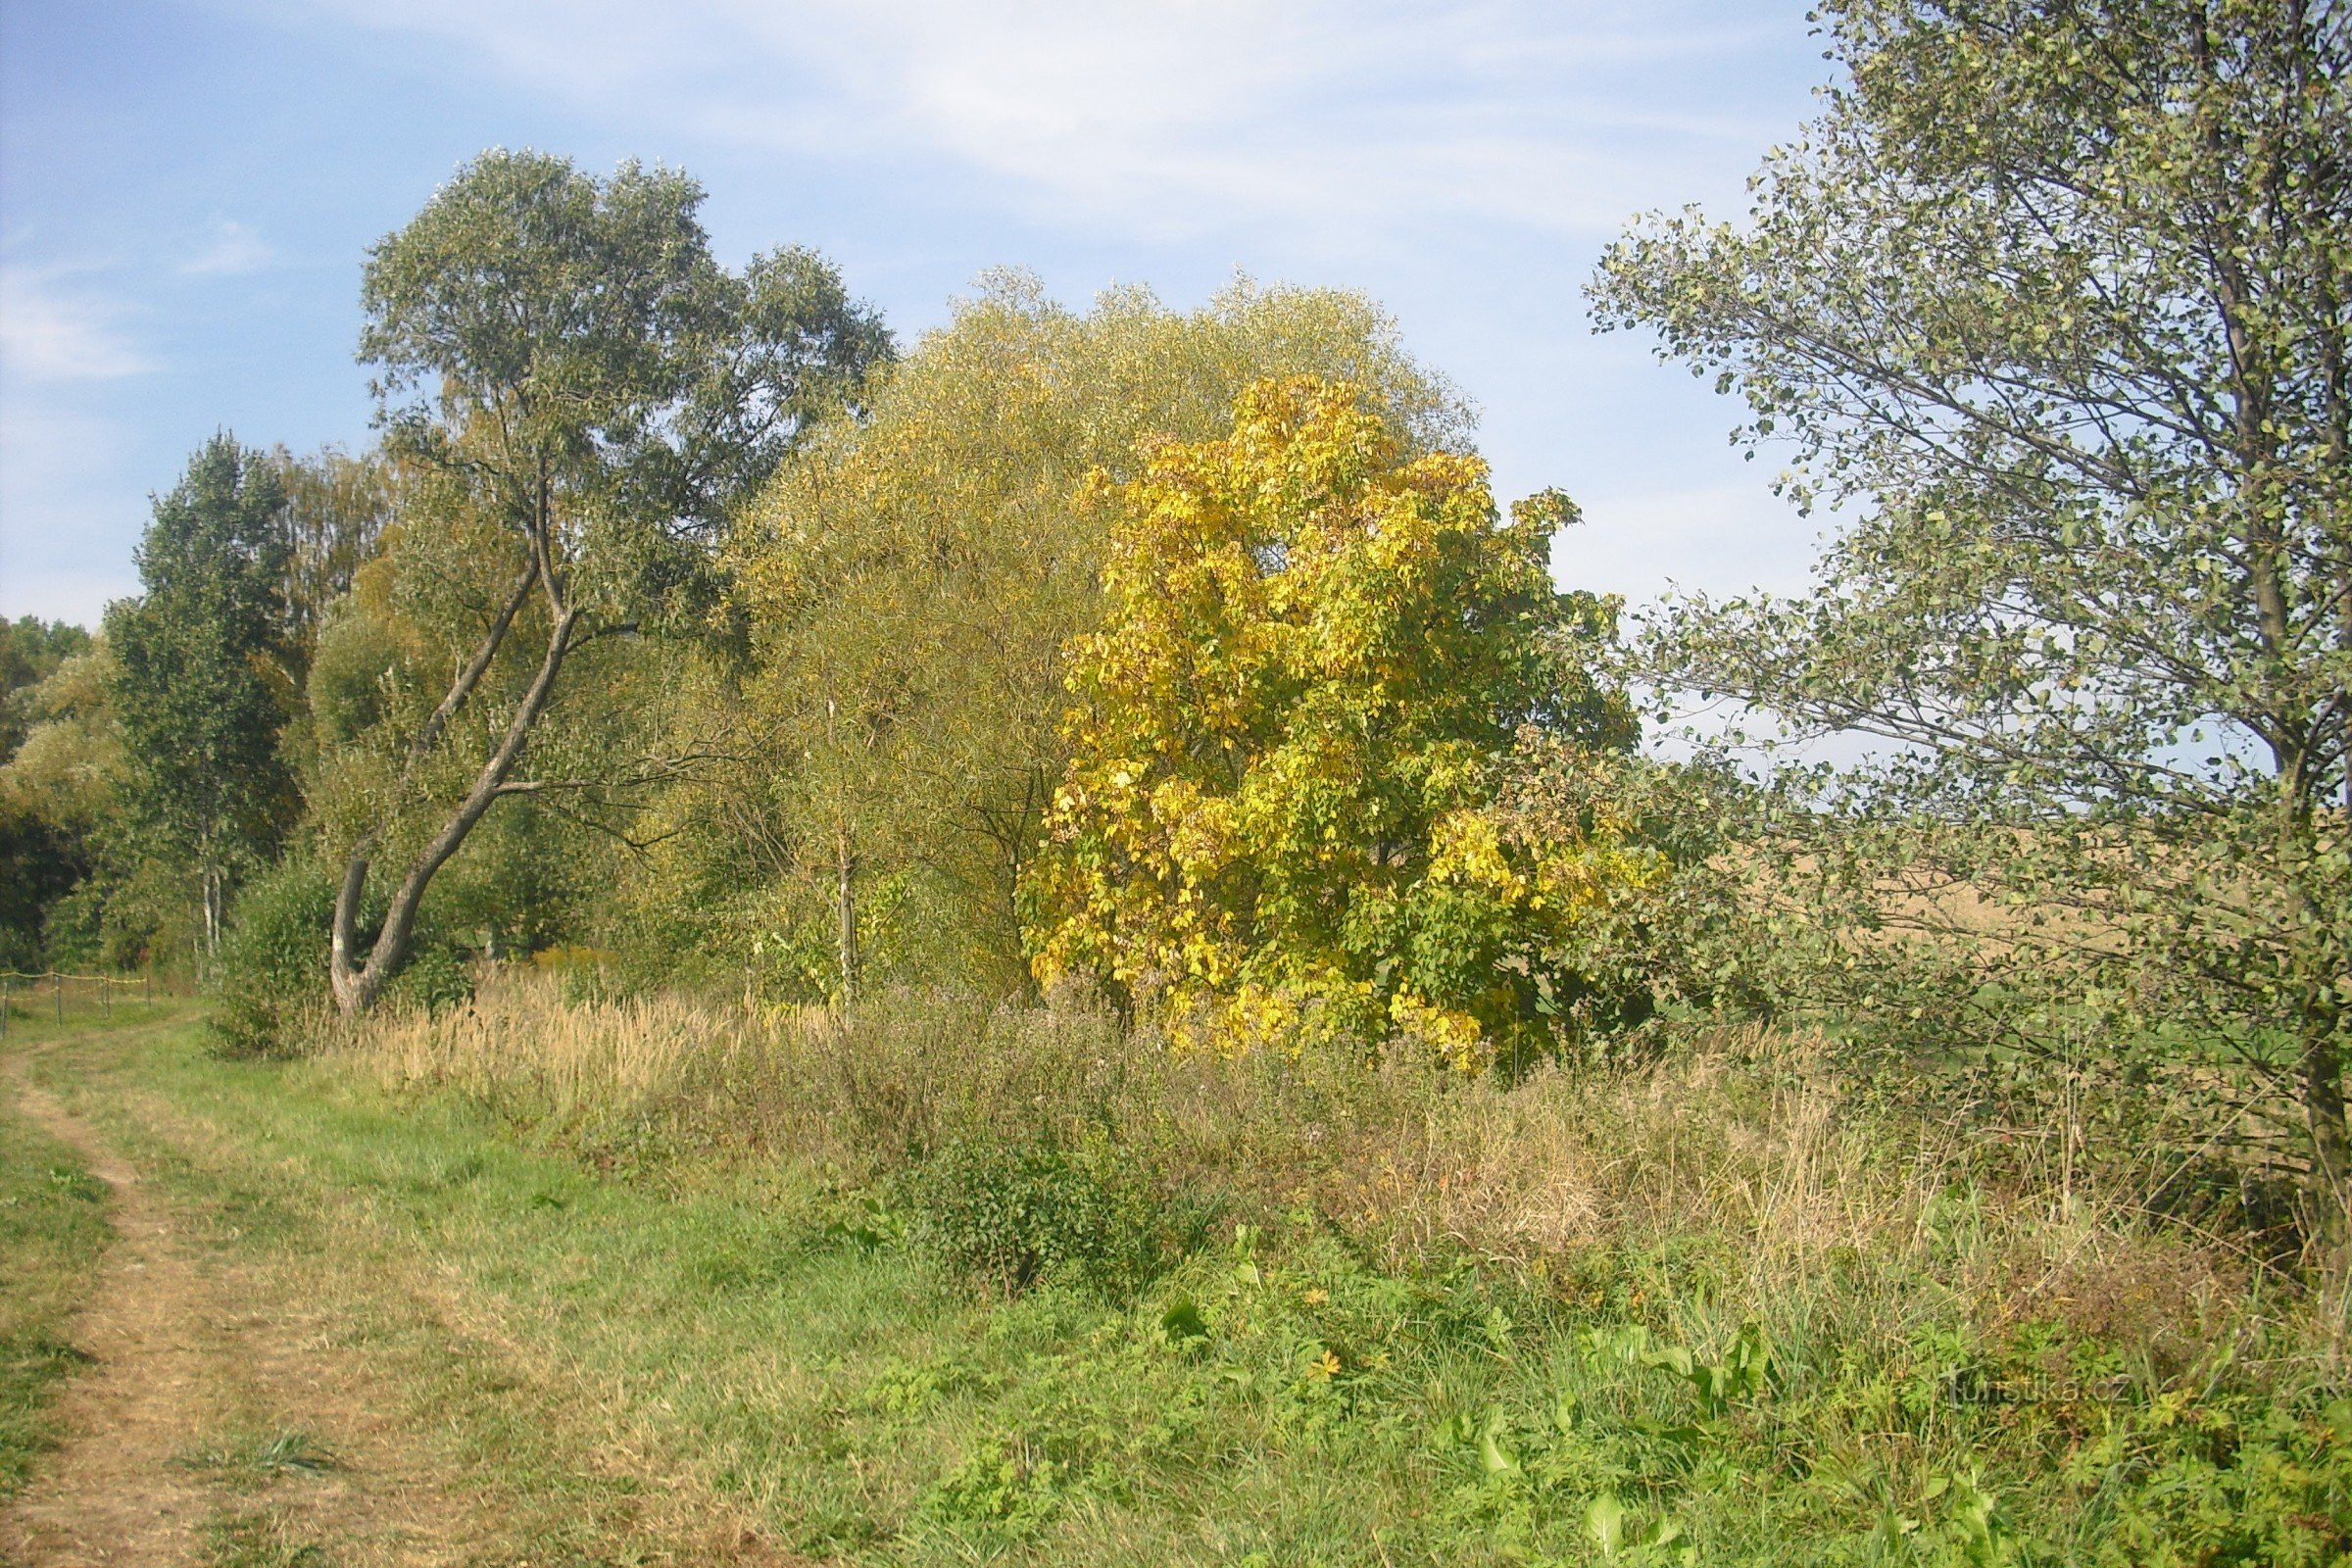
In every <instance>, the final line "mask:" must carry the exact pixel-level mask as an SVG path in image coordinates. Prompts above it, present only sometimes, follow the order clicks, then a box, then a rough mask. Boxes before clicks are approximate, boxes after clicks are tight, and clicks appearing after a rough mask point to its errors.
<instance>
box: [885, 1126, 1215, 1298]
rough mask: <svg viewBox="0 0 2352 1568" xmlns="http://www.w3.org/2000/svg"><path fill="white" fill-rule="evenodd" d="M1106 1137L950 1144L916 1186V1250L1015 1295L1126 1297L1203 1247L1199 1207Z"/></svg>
mask: <svg viewBox="0 0 2352 1568" xmlns="http://www.w3.org/2000/svg"><path fill="white" fill-rule="evenodd" d="M1156 1185H1157V1184H1155V1183H1154V1182H1152V1179H1151V1178H1150V1176H1149V1175H1147V1174H1144V1173H1141V1172H1139V1171H1138V1170H1137V1168H1136V1165H1135V1164H1134V1163H1133V1162H1132V1161H1131V1160H1127V1159H1123V1158H1121V1157H1119V1156H1118V1155H1117V1154H1116V1153H1115V1152H1113V1151H1112V1149H1111V1148H1110V1146H1109V1145H1108V1144H1107V1143H1105V1142H1103V1141H1096V1142H1092V1143H1089V1144H1088V1145H1086V1146H1085V1147H1083V1148H1078V1149H1068V1148H1064V1147H1062V1146H1060V1145H1059V1144H1056V1143H1054V1142H1052V1141H1049V1140H1036V1141H1032V1142H1028V1143H1021V1144H1000V1143H993V1142H992V1143H964V1142H958V1143H955V1144H951V1145H949V1146H948V1148H946V1149H945V1150H943V1151H941V1152H940V1153H939V1154H938V1155H936V1156H935V1157H933V1158H932V1159H931V1160H929V1161H928V1162H927V1163H926V1164H925V1165H924V1166H923V1167H922V1168H921V1170H920V1171H919V1173H918V1174H917V1178H916V1179H915V1180H914V1181H913V1182H912V1183H911V1184H910V1187H911V1197H912V1201H913V1209H914V1226H913V1235H914V1239H915V1241H916V1242H917V1244H918V1245H920V1246H922V1247H923V1248H924V1249H925V1250H928V1251H930V1252H931V1253H933V1255H935V1256H937V1257H938V1258H940V1259H941V1260H942V1261H944V1262H946V1263H948V1264H949V1265H950V1266H952V1267H954V1268H956V1269H958V1270H961V1271H963V1272H965V1273H969V1274H973V1275H976V1276H978V1277H979V1278H980V1279H982V1280H984V1281H985V1282H987V1283H988V1284H990V1285H992V1286H995V1287H996V1288H998V1289H1000V1290H1003V1291H1005V1292H1007V1293H1016V1292H1019V1291H1022V1290H1026V1289H1027V1288H1028V1287H1030V1286H1031V1285H1034V1284H1040V1283H1044V1282H1047V1281H1054V1282H1061V1283H1069V1284H1075V1285H1078V1286H1081V1287H1083V1288H1086V1289H1089V1290H1093V1291H1097V1292H1100V1293H1102V1294H1103V1295H1106V1296H1113V1297H1126V1296H1131V1295H1133V1294H1134V1293H1135V1292H1137V1291H1139V1290H1141V1289H1142V1288H1143V1287H1144V1286H1146V1285H1149V1284H1150V1283H1151V1282H1152V1280H1153V1279H1155V1278H1156V1277H1158V1275H1159V1274H1160V1273H1162V1272H1163V1271H1164V1270H1165V1269H1166V1268H1167V1267H1168V1265H1169V1264H1171V1263H1172V1262H1174V1261H1175V1259H1176V1258H1177V1257H1178V1256H1180V1255H1181V1254H1182V1253H1184V1252H1185V1251H1188V1250H1191V1248H1192V1247H1193V1246H1196V1245H1198V1243H1199V1241H1200V1237H1201V1232H1203V1231H1204V1230H1205V1229H1206V1225H1205V1218H1204V1216H1203V1215H1201V1213H1200V1212H1199V1211H1198V1208H1197V1206H1196V1205H1192V1204H1187V1203H1181V1202H1179V1203H1166V1202H1163V1201H1161V1198H1160V1195H1159V1194H1158V1193H1157V1192H1155V1191H1154V1187H1155V1186H1156Z"/></svg>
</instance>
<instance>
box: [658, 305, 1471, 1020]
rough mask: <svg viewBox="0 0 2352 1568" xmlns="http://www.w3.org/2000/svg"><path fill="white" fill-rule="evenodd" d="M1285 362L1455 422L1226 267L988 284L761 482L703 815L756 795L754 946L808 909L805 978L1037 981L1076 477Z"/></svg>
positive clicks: (743, 552) (1126, 468)
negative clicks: (740, 665)
mask: <svg viewBox="0 0 2352 1568" xmlns="http://www.w3.org/2000/svg"><path fill="white" fill-rule="evenodd" d="M1302 373H1303V374H1318V375H1328V376H1334V377H1342V378H1348V379H1352V380H1355V381H1358V382H1360V383H1361V384H1364V385H1366V386H1369V387H1372V388H1375V389H1377V391H1378V392H1379V394H1380V395H1381V398H1382V406H1383V408H1384V410H1385V415H1384V417H1385V418H1386V419H1387V420H1388V422H1389V424H1390V425H1391V427H1392V430H1393V433H1394V434H1395V435H1396V437H1397V439H1398V440H1399V441H1400V442H1402V443H1405V444H1406V445H1408V446H1409V447H1411V448H1412V449H1413V450H1416V451H1425V450H1430V449H1432V448H1434V447H1437V446H1440V445H1443V444H1449V443H1458V441H1459V439H1460V436H1461V433H1462V430H1463V428H1464V426H1465V424H1466V422H1467V419H1466V416H1465V414H1464V413H1463V410H1462V408H1461V405H1460V403H1459V401H1458V399H1457V398H1456V397H1455V396H1454V395H1453V394H1452V392H1451V390H1450V389H1449V388H1447V387H1446V385H1445V384H1444V383H1443V382H1442V381H1440V380H1439V379H1438V378H1436V377H1435V376H1433V375H1431V374H1430V373H1429V372H1428V371H1426V370H1424V369H1422V368H1420V367H1418V366H1417V365H1415V364H1414V363H1413V362H1412V360H1411V359H1410V358H1409V357H1408V356H1406V355H1405V354H1404V352H1403V351H1402V349H1401V348H1400V347H1399V346H1398V344H1397V334H1396V329H1395V325H1394V323H1393V322H1392V321H1391V320H1390V319H1388V318H1387V317H1386V316H1385V315H1384V314H1383V313H1382V312H1381V311H1380V310H1379V309H1378V307H1376V306H1375V305H1373V304H1372V303H1371V302H1370V301H1368V300H1366V299H1364V298H1362V297H1361V296H1359V295H1354V294H1348V293H1345V292H1342V291H1337V290H1329V289H1296V288H1263V287H1259V286H1258V285H1256V284H1253V283H1251V282H1250V281H1249V280H1248V279H1246V278H1245V279H1240V280H1237V281H1236V282H1235V283H1234V284H1233V285H1232V286H1230V287H1229V288H1227V289H1225V290H1223V291H1222V292H1220V293H1219V294H1218V295H1217V296H1216V297H1214V298H1213V299H1211V300H1210V301H1208V302H1207V303H1206V304H1205V305H1204V306H1203V307H1201V308H1200V309H1198V310H1194V311H1188V312H1178V311H1174V310H1170V309H1169V308H1168V307H1166V306H1165V305H1163V304H1162V303H1161V302H1160V301H1159V300H1158V299H1156V298H1155V297H1153V296H1152V294H1151V293H1150V292H1149V291H1147V290H1143V289H1137V288H1126V289H1119V290H1113V291H1110V292H1108V293H1105V294H1104V295H1103V296H1102V297H1100V298H1099V299H1097V300H1096V301H1095V302H1094V305H1093V308H1092V309H1091V310H1088V311H1084V312H1080V311H1073V310H1068V309H1065V308H1063V307H1060V306H1058V305H1055V304H1054V303H1053V302H1051V301H1049V300H1048V299H1046V298H1045V296H1044V294H1043V291H1042V289H1041V288H1040V287H1039V285H1038V283H1037V281H1036V280H1035V279H1034V278H1032V277H1028V276H1026V275H1025V274H1020V273H1013V272H1004V273H997V274H992V275H991V276H990V277H988V278H986V279H984V280H983V284H982V287H981V289H980V291H979V292H978V294H977V295H976V296H975V297H974V298H972V299H970V300H967V301H965V302H963V303H962V304H960V305H959V306H958V307H957V309H956V314H955V316H954V319H952V320H951V321H950V322H949V324H948V325H947V326H945V327H943V328H941V329H940V330H939V331H937V332H934V333H932V334H930V335H929V336H927V337H925V338H924V339H923V341H922V342H921V343H920V344H919V345H917V346H916V347H915V349H914V350H913V352H911V353H910V354H909V355H908V356H907V359H906V360H905V361H904V362H902V363H901V364H899V365H897V366H895V367H894V368H892V370H891V372H890V374H889V375H888V376H887V377H886V378H884V379H882V380H881V381H880V382H879V383H878V384H877V385H876V386H875V388H874V389H873V391H872V393H871V396H870V398H869V407H868V410H867V416H866V417H864V418H862V419H860V420H858V421H857V422H854V423H853V422H849V421H844V422H841V423H839V424H836V425H834V426H832V427H831V428H829V429H827V430H826V431H824V432H823V433H822V434H821V435H820V437H819V438H818V439H816V440H814V441H812V442H811V443H809V446H808V447H807V448H805V449H804V450H803V451H802V452H801V453H800V454H798V455H797V456H796V457H795V459H794V461H793V462H791V463H790V464H788V465H786V466H785V467H784V468H783V469H782V470H781V471H779V473H778V474H777V476H776V480H775V482H774V484H773V485H771V486H770V488H769V490H768V491H767V493H766V494H765V496H764V497H763V498H762V500H761V502H760V506H759V507H758V508H757V509H755V510H754V511H753V512H752V513H751V514H750V515H748V517H747V525H746V526H745V527H743V528H742V529H740V530H739V531H738V533H737V535H736V538H735V540H734V544H733V546H732V548H731V551H730V556H729V560H730V562H731V564H732V565H733V566H734V568H735V569H734V581H735V584H736V593H735V597H734V604H735V607H736V609H737V611H738V613H740V615H741V616H742V618H743V620H744V622H745V623H746V625H747V626H748V628H749V642H750V651H751V653H752V655H753V666H752V671H751V673H750V674H749V675H748V678H746V679H745V680H744V681H743V682H742V683H741V684H740V686H739V687H738V688H737V695H738V697H739V700H740V709H739V714H740V717H741V719H742V721H743V722H744V723H745V724H746V725H747V726H748V735H749V736H750V737H752V738H751V739H749V740H748V741H747V743H746V744H745V745H744V747H743V752H744V754H745V755H746V756H747V757H748V758H749V759H750V760H752V763H753V765H752V767H751V768H749V769H747V770H746V774H745V775H743V776H737V777H736V778H734V779H732V780H731V781H730V782H729V783H728V784H727V786H726V788H727V789H728V791H729V792H730V794H731V799H730V800H729V801H728V802H727V803H725V804H724V805H723V806H722V808H721V809H723V810H724V811H725V813H726V815H727V818H728V820H729V821H730V823H734V822H739V821H740V820H741V812H742V811H743V809H745V808H746V806H747V804H748V803H755V802H756V803H762V804H760V806H759V807H758V809H757V814H758V815H760V817H761V818H762V821H763V824H764V825H763V827H762V828H761V829H760V830H758V831H755V832H752V833H748V834H747V833H742V832H732V833H731V838H732V839H733V841H734V843H735V844H736V845H741V844H746V843H754V842H757V843H763V844H769V845H772V846H773V853H772V858H773V861H774V863H772V864H769V865H766V866H763V867H753V866H743V867H740V868H737V869H733V870H731V871H730V872H729V874H728V876H727V877H726V878H725V880H726V881H727V882H728V883H731V884H732V885H733V886H735V887H742V886H745V885H747V884H749V885H752V886H754V887H757V888H758V889H759V892H758V893H757V894H756V895H755V896H754V902H756V904H757V906H758V907H756V908H754V909H752V910H748V911H747V915H746V917H747V919H749V918H754V917H757V918H758V919H759V920H760V921H761V922H763V923H764V924H765V929H764V930H763V931H760V933H759V935H758V938H757V939H758V940H760V941H761V942H762V945H763V949H764V951H767V952H771V953H772V952H774V951H775V950H776V949H777V948H778V947H782V948H784V949H785V951H787V952H792V953H796V954H814V953H816V952H817V950H818V949H819V946H820V945H819V944H818V943H816V942H814V941H812V940H802V941H799V942H793V941H790V940H786V941H783V942H779V941H778V940H777V937H778V935H779V933H777V932H776V930H775V926H776V924H778V923H782V924H785V925H786V926H787V927H792V926H795V925H797V926H798V927H800V928H804V929H808V930H809V931H810V932H811V935H813V928H814V927H815V926H816V925H817V924H818V923H819V921H820V916H819V915H818V912H817V909H816V907H815V906H816V905H817V903H818V899H819V897H821V899H822V901H823V903H824V905H825V906H826V907H825V908H824V911H823V914H822V916H821V922H822V923H823V924H824V925H825V926H826V927H827V928H828V930H829V936H830V947H831V949H832V953H833V963H832V970H833V973H832V975H831V976H830V977H814V978H816V983H817V984H819V985H838V984H839V982H840V980H841V978H842V976H843V975H844V974H846V972H847V971H846V968H845V966H844V964H843V962H842V960H843V959H844V958H845V957H847V956H851V955H853V954H855V953H857V952H858V951H859V950H862V951H863V952H864V954H865V958H866V963H867V967H869V968H871V969H873V970H875V971H876V972H877V973H892V974H897V975H899V976H901V977H907V976H910V975H911V976H917V977H920V978H924V979H930V980H935V981H941V982H945V983H948V984H952V985H958V986H977V987H979V988H981V989H983V990H986V991H989V992H992V993H996V994H1009V993H1012V992H1016V991H1018V990H1021V989H1024V988H1025V987H1026V986H1027V985H1028V984H1029V983H1030V977H1029V974H1028V970H1027V964H1026V959H1025V955H1024V953H1023V949H1022V938H1021V917H1020V910H1019V905H1018V899H1017V890H1018V888H1019V886H1020V881H1021V877H1022V874H1023V872H1024V870H1025V868H1026V867H1027V865H1028V863H1029V860H1030V858H1031V857H1032V856H1033V855H1034V854H1035V852H1036V848H1037V844H1038V838H1039V834H1040V832H1041V830H1042V825H1043V822H1044V817H1045V811H1046V808H1047V806H1048V804H1049V802H1050V801H1051V799H1052V796H1053V791H1054V783H1055V781H1056V780H1058V779H1059V777H1060V775H1061V769H1062V764H1063V761H1064V760H1065V758H1066V755H1067V753H1066V749H1065V742H1064V740H1063V737H1062V735H1061V733H1060V728H1059V724H1060V717H1061V711H1062V709H1063V708H1064V706H1065V704H1066V693H1065V691H1064V687H1063V680H1064V676H1065V674H1066V672H1067V665H1066V662H1065V649H1066V647H1067V646H1068V644H1069V643H1070V641H1071V639H1073V638H1075V637H1078V636H1081V635H1083V634H1085V633H1087V632H1090V631H1093V630H1095V629H1096V628H1097V627H1098V626H1099V625H1100V623H1101V620H1102V616H1103V604H1104V600H1103V592H1102V588H1101V586H1100V581H1099V578H1100V573H1101V569H1102V566H1103V559H1104V539H1103V529H1102V525H1101V524H1102V520H1101V517H1100V515H1098V514H1097V513H1096V512H1095V511H1094V510H1092V509H1090V508H1089V507H1087V506H1084V505H1082V504H1080V492H1081V490H1082V489H1083V487H1084V485H1085V482H1086V477H1087V475H1088V474H1089V473H1090V472H1092V471H1095V470H1098V469H1100V470H1103V471H1104V472H1107V473H1109V474H1112V475H1114V476H1116V477H1119V478H1131V477H1133V476H1135V475H1136V474H1138V473H1139V472H1141V470H1142V466H1143V463H1144V461H1145V453H1146V450H1147V447H1148V444H1149V443H1150V442H1152V441H1154V440H1158V439H1165V438H1170V437H1173V438H1176V439H1181V440H1204V439H1208V438H1210V437H1212V436H1214V435H1217V434H1219V433H1221V432H1222V431H1224V430H1225V429H1226V428H1228V426H1229V421H1230V418H1231V408H1232V400H1233V398H1234V396H1235V395H1236V394H1237V393H1239V392H1240V391H1241V390H1242V389H1243V388H1244V387H1246V386H1248V385H1249V384H1250V382H1252V381H1253V380H1256V379H1258V378H1260V377H1263V376H1268V375H1288V374H1302ZM779 757H781V758H789V759H792V760H793V761H794V765H793V766H792V767H790V768H788V769H779V768H777V767H775V766H774V760H775V759H777V758H779ZM682 880H684V879H682ZM685 885H698V884H697V883H696V882H695V881H691V880H688V881H686V882H685ZM779 905H782V906H784V907H783V908H779V907H778V906H779ZM861 909H862V911H863V912H862V913H861V912H860V910H861ZM884 910H887V911H888V916H887V918H886V919H885V918H876V916H877V915H879V914H881V912H882V911H884ZM861 927H862V933H861V929H860V928H861ZM784 935H786V936H787V937H788V938H789V931H788V932H787V933H784ZM804 983H806V982H805V981H804Z"/></svg>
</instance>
